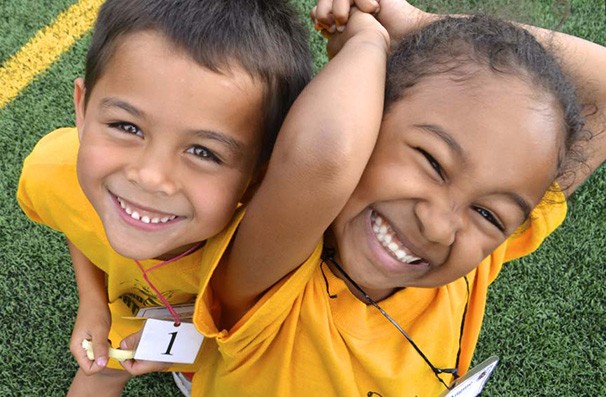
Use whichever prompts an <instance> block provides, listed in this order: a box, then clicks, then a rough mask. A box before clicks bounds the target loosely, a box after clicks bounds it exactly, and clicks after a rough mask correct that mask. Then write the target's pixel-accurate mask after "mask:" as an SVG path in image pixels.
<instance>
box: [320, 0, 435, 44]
mask: <svg viewBox="0 0 606 397" xmlns="http://www.w3.org/2000/svg"><path fill="white" fill-rule="evenodd" d="M353 6H355V7H357V8H358V9H359V10H360V11H363V12H366V13H371V14H373V15H375V17H376V18H377V19H378V20H379V22H381V24H382V25H383V26H384V27H385V29H387V32H388V33H389V35H390V36H391V38H392V39H393V40H395V41H397V40H399V39H401V38H402V37H403V36H405V35H407V34H409V33H410V32H412V31H414V30H417V29H418V28H420V27H422V26H425V25H426V24H428V23H429V22H431V21H433V20H434V19H436V18H437V17H438V16H437V15H434V14H430V13H427V12H424V11H422V10H420V9H418V8H416V7H414V6H412V5H410V4H409V3H408V2H407V1H405V0H318V5H317V6H316V7H314V8H313V10H312V13H311V15H312V21H313V22H314V26H315V28H316V29H317V30H319V31H320V32H321V33H322V35H323V36H324V37H327V38H329V37H330V36H331V35H333V34H334V33H336V32H337V31H342V29H343V26H345V25H346V24H347V22H348V20H349V12H350V10H351V8H352V7H353Z"/></svg>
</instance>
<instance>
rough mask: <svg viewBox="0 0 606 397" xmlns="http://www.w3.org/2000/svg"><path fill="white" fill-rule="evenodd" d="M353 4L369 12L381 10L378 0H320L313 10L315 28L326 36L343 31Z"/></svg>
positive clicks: (312, 16) (312, 17)
mask: <svg viewBox="0 0 606 397" xmlns="http://www.w3.org/2000/svg"><path fill="white" fill-rule="evenodd" d="M352 6H355V7H357V8H358V9H359V10H360V11H362V12H365V13H368V14H373V13H376V12H378V11H379V3H378V1H377V0H318V5H316V6H315V7H314V8H313V9H312V10H311V19H312V21H313V22H314V26H315V28H316V29H317V30H319V31H320V32H321V33H323V35H324V36H325V37H326V36H328V35H332V34H334V33H336V32H343V31H344V30H345V25H347V21H348V20H349V14H350V12H351V9H352Z"/></svg>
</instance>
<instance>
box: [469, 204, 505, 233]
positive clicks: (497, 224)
mask: <svg viewBox="0 0 606 397" xmlns="http://www.w3.org/2000/svg"><path fill="white" fill-rule="evenodd" d="M473 209H474V210H475V211H476V212H477V213H478V214H480V216H481V217H482V218H484V219H486V220H487V221H488V222H490V223H492V224H493V225H494V226H495V227H496V228H497V229H499V230H500V231H501V232H504V231H505V226H503V224H502V223H501V222H500V221H499V220H498V219H497V217H496V216H494V214H493V213H492V212H490V211H488V210H487V209H485V208H482V207H474V208H473Z"/></svg>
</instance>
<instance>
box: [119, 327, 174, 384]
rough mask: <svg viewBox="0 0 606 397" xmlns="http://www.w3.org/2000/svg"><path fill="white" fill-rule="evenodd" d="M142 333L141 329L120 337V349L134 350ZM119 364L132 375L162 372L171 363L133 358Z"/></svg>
mask: <svg viewBox="0 0 606 397" xmlns="http://www.w3.org/2000/svg"><path fill="white" fill-rule="evenodd" d="M142 333H143V330H141V331H139V332H136V333H134V334H132V335H129V336H127V337H126V338H124V339H122V342H120V349H122V350H136V349H137V346H138V345H139V341H140V340H141V334H142ZM121 364H122V366H123V367H124V369H125V370H126V371H128V373H129V374H131V375H133V376H137V375H142V374H146V373H148V372H163V371H166V370H167V369H168V368H170V366H171V365H172V364H171V363H162V362H156V361H145V360H135V359H132V360H125V361H122V362H121Z"/></svg>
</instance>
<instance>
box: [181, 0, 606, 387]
mask: <svg viewBox="0 0 606 397" xmlns="http://www.w3.org/2000/svg"><path fill="white" fill-rule="evenodd" d="M383 6H384V4H383V3H382V7H383ZM368 17H369V16H368V15H366V14H363V13H360V12H356V11H354V12H353V13H352V14H351V16H350V19H349V20H348V21H347V28H346V29H345V31H344V35H343V36H342V37H341V38H340V39H339V40H341V42H345V44H344V45H343V47H342V49H340V48H339V47H340V42H337V41H335V42H333V45H334V46H335V47H333V49H334V50H335V51H336V50H339V49H340V51H339V52H338V54H337V56H336V57H335V59H334V60H333V61H331V62H330V63H329V64H328V66H327V67H326V68H325V69H324V70H323V71H322V72H321V74H320V75H319V76H318V78H316V79H314V81H312V83H311V84H310V85H309V86H308V87H307V88H306V90H305V91H304V93H303V94H302V96H301V97H299V99H298V100H297V102H296V104H295V105H294V107H293V108H292V111H291V113H290V114H289V116H288V118H287V121H286V122H285V124H284V126H283V128H282V130H281V132H280V136H279V140H278V142H277V145H276V148H275V151H274V153H273V155H272V159H271V161H270V165H269V168H268V170H267V174H266V176H265V178H264V180H263V183H262V185H261V186H260V188H259V190H258V191H257V193H256V194H255V196H254V197H253V199H252V200H251V202H250V204H249V206H248V208H247V211H246V214H245V215H244V216H243V218H242V220H241V222H240V218H238V219H236V221H235V222H234V224H233V225H232V227H231V228H230V229H229V230H227V231H226V232H225V233H224V234H223V235H220V236H218V237H216V238H215V239H213V241H212V242H211V243H209V245H208V246H207V249H206V250H205V253H204V258H203V260H204V265H203V268H204V271H205V272H208V276H203V278H202V291H201V293H200V294H199V298H198V301H197V303H196V313H195V316H194V322H195V323H196V325H197V327H198V328H199V329H200V330H201V331H202V332H203V333H204V334H205V335H206V336H209V337H213V338H212V339H211V338H207V339H206V341H205V345H204V346H203V354H204V357H205V360H204V363H203V364H202V368H201V369H200V371H199V372H198V373H197V374H196V376H195V377H194V383H193V390H192V394H193V395H204V396H208V395H242V394H245V395H247V396H267V395H276V396H283V395H288V396H298V395H323V396H330V395H338V396H350V395H351V396H353V395H365V396H372V395H383V396H387V395H419V396H432V395H437V394H438V393H440V392H443V391H445V390H446V389H448V388H450V386H449V385H450V383H451V381H452V380H453V379H454V378H455V377H456V376H457V375H458V374H462V373H464V372H466V371H467V369H468V366H469V363H470V361H471V357H472V353H473V349H474V347H475V343H476V341H477V337H478V334H479V330H480V325H481V322H482V316H483V309H484V303H485V297H486V292H487V286H488V284H489V283H490V282H491V281H492V280H494V278H495V277H496V275H497V274H498V272H499V270H500V268H501V265H502V264H503V263H504V262H505V261H508V260H511V259H513V258H516V257H519V256H522V255H526V254H528V253H530V252H532V251H533V250H534V249H536V248H537V247H538V246H539V245H540V244H541V242H542V240H543V239H544V238H545V237H546V236H547V235H548V234H549V233H550V232H551V231H552V230H553V229H555V228H556V227H557V226H558V225H559V224H560V223H561V221H562V219H563V217H564V215H565V211H566V206H565V198H564V194H563V193H562V190H561V189H560V188H559V187H558V185H557V184H555V183H554V182H556V181H562V182H563V183H564V185H563V187H564V190H565V191H566V192H570V191H571V190H573V189H574V187H575V186H577V185H578V183H579V182H580V180H582V179H584V178H583V176H582V175H580V176H578V178H576V179H574V180H572V179H562V178H560V177H561V176H562V175H564V174H566V172H567V171H569V170H574V169H575V167H576V165H577V163H576V160H577V158H578V156H577V149H578V148H579V145H578V144H579V143H580V142H582V136H583V134H582V132H583V119H582V117H581V115H580V110H579V106H578V104H577V102H576V97H575V93H574V88H573V86H572V85H571V83H569V82H568V81H567V79H566V78H565V76H564V75H563V73H562V72H561V70H560V68H559V66H558V63H557V62H556V60H555V59H554V58H553V57H552V56H551V55H550V54H549V53H547V52H546V51H545V50H544V49H543V47H541V45H540V44H539V43H538V42H537V41H536V40H535V39H534V37H533V36H532V35H531V34H529V33H528V32H527V31H526V30H524V29H521V28H519V27H516V26H513V25H511V24H509V23H505V22H501V21H497V20H493V19H490V18H486V17H471V18H445V19H441V20H438V21H435V22H433V23H431V24H427V21H425V22H424V21H418V22H419V24H422V25H426V24H427V26H425V27H423V28H422V29H421V30H419V31H417V32H415V33H414V34H412V35H410V36H409V37H406V38H405V39H404V40H403V41H402V43H400V44H399V45H398V46H397V47H396V48H395V49H394V51H393V53H392V54H391V55H390V59H389V62H388V67H387V87H386V96H385V106H384V114H383V118H382V120H381V123H380V131H379V134H378V138H377V139H376V144H374V145H373V142H374V140H375V139H374V138H375V134H376V129H377V127H378V126H377V125H376V124H375V120H376V119H377V118H378V117H377V113H376V112H377V109H379V113H380V109H382V107H381V106H380V105H381V99H380V98H381V97H382V96H380V95H379V96H378V95H377V93H382V84H381V82H380V81H377V80H376V76H377V74H378V73H379V72H377V70H376V68H377V65H376V64H372V63H371V64H369V62H368V57H374V58H373V59H375V60H376V59H377V58H379V57H380V54H382V52H381V51H378V52H379V53H376V51H375V52H373V51H361V50H360V49H361V48H367V47H365V46H364V45H361V42H365V43H367V44H368V43H369V40H371V38H372V35H373V31H374V35H375V38H374V39H372V40H373V41H372V43H374V44H373V45H374V46H375V47H376V46H377V45H378V43H379V42H380V41H379V40H378V39H376V36H378V35H379V33H380V32H381V30H380V29H379V27H377V26H374V25H372V22H371V21H369V20H368ZM341 26H343V24H341ZM331 30H336V29H331ZM339 30H343V29H342V28H339ZM357 37H358V38H359V37H363V38H364V40H360V39H357V40H356V38H357ZM335 43H336V44H335ZM356 49H358V51H356ZM600 51H602V50H601V49H600ZM344 54H345V55H344ZM356 57H357V58H356ZM597 59H603V57H602V58H600V57H599V56H598V57H597ZM592 68H596V69H597V68H598V67H597V66H596V65H593V66H592ZM578 72H580V73H581V74H582V73H583V72H584V70H579V71H578ZM364 73H366V75H364ZM360 86H362V88H363V89H364V91H363V92H355V93H352V90H353V89H355V90H359V89H360V88H361V87H360ZM378 116H380V114H379V115H378ZM302 131H304V132H305V133H306V134H307V133H309V136H306V135H304V134H303V133H302ZM301 136H303V138H301ZM296 138H299V139H298V140H296V141H295V142H294V143H293V140H295V139H296ZM320 139H321V141H320ZM369 156H370V157H369ZM593 156H597V157H602V156H603V152H596V153H592V156H591V157H590V159H591V160H590V161H593V159H594V157H593ZM602 158H603V157H602ZM367 160H368V161H367ZM590 164H591V163H590ZM529 170H532V172H529ZM329 226H330V227H329ZM236 227H237V233H236ZM327 228H328V231H326V233H324V231H325V229H327ZM232 236H233V239H232ZM219 262H220V263H219ZM213 271H214V273H213ZM211 273H212V278H211V276H210V275H211Z"/></svg>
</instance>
